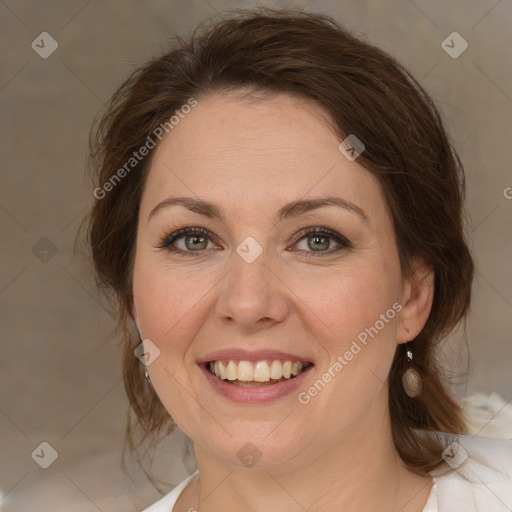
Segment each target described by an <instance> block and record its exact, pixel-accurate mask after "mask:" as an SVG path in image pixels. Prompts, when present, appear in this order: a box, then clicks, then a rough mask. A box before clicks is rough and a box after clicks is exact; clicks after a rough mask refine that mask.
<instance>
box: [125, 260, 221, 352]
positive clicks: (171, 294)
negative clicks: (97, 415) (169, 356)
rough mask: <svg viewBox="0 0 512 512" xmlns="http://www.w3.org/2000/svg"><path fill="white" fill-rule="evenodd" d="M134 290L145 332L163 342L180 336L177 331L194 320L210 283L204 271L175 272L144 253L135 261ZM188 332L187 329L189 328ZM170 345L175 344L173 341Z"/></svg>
mask: <svg viewBox="0 0 512 512" xmlns="http://www.w3.org/2000/svg"><path fill="white" fill-rule="evenodd" d="M133 279H134V283H133V294H134V301H135V304H136V307H137V312H138V315H139V319H140V322H141V325H142V328H143V333H144V336H145V337H147V338H150V339H151V340H152V341H154V342H155V343H157V344H161V345H162V346H163V345H164V344H165V340H169V339H173V338H174V339H175V340H179V339H180V336H178V335H177V334H178V333H179V332H182V331H183V326H184V325H186V324H187V323H190V322H191V321H193V322H194V323H195V324H196V325H197V319H195V320H194V316H195V315H197V312H198V311H200V309H201V302H202V301H201V299H203V300H204V295H205V293H206V292H207V290H209V289H211V288H212V287H213V284H214V283H213V281H212V283H210V282H209V281H208V278H207V277H206V276H204V275H202V276H201V279H199V278H198V277H197V274H196V276H195V277H194V274H192V273H190V272H181V273H180V275H179V276H178V275H176V272H175V271H173V270H172V269H170V268H168V267H167V266H166V265H165V264H161V263H155V262H154V261H149V258H148V259H145V258H144V257H143V256H142V257H141V258H139V260H137V261H136V265H135V269H134V278H133ZM189 334H190V332H189ZM173 347H175V348H178V347H177V346H176V345H175V344H173Z"/></svg>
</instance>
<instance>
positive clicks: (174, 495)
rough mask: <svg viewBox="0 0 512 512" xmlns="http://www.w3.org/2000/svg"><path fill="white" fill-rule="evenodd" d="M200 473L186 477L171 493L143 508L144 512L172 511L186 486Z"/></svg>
mask: <svg viewBox="0 0 512 512" xmlns="http://www.w3.org/2000/svg"><path fill="white" fill-rule="evenodd" d="M197 475H198V471H196V472H195V473H193V474H192V475H190V476H189V477H187V478H185V480H183V482H181V483H180V484H178V485H177V486H176V487H175V488H174V489H173V490H172V491H171V492H170V493H168V494H166V495H165V496H164V497H163V498H161V499H160V500H158V501H157V502H156V503H153V505H151V506H150V507H148V508H146V509H144V510H143V512H171V511H172V509H173V507H174V505H175V504H176V502H177V501H178V498H179V496H180V494H181V493H182V492H183V491H184V489H185V487H187V485H188V484H189V482H190V481H192V480H193V479H194V478H195V477H196V476H197Z"/></svg>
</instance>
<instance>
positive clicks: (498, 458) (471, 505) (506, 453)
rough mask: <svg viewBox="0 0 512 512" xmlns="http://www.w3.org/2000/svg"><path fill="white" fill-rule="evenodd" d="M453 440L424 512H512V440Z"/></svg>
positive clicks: (169, 506) (166, 505)
mask: <svg viewBox="0 0 512 512" xmlns="http://www.w3.org/2000/svg"><path fill="white" fill-rule="evenodd" d="M452 436H453V440H454V441H453V443H452V444H451V445H449V446H448V448H447V449H446V450H445V451H444V452H443V454H444V459H445V461H447V462H446V463H443V467H441V468H439V469H436V470H435V471H433V472H432V473H431V476H432V478H433V481H434V485H433V486H432V490H431V491H430V496H429V498H428V500H427V503H426V504H425V507H424V508H423V511H422V512H510V511H512V440H509V439H495V438H492V437H474V436H469V435H461V436H456V435H453V434H451V435H450V437H452ZM197 475H198V471H196V472H195V473H193V474H192V475H190V476H189V477H188V478H186V479H185V480H184V481H183V482H181V483H180V484H179V485H178V486H176V487H175V488H174V489H173V490H172V491H171V492H170V493H169V494H167V495H166V496H164V497H163V498H162V499H160V500H159V501H157V502H156V503H154V504H153V505H151V506H150V507H149V508H147V509H145V510H144V512H172V511H173V510H174V505H175V504H176V501H177V500H178V497H179V496H180V494H181V493H182V492H183V490H184V489H185V487H186V486H187V485H188V483H189V482H190V481H191V480H193V479H194V478H195V477H196V476H197Z"/></svg>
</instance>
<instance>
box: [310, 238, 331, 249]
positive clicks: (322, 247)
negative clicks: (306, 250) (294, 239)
mask: <svg viewBox="0 0 512 512" xmlns="http://www.w3.org/2000/svg"><path fill="white" fill-rule="evenodd" d="M312 240H314V242H313V243H316V242H317V241H318V240H323V241H324V243H323V244H322V246H318V245H317V246H316V247H315V246H312V245H311V244H308V245H309V247H310V248H311V249H313V250H317V249H318V248H320V249H328V248H329V238H328V237H326V236H315V237H313V238H312Z"/></svg>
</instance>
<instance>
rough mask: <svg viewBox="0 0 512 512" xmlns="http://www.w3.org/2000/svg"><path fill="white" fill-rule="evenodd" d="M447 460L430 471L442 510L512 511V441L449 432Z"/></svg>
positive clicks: (446, 451)
mask: <svg viewBox="0 0 512 512" xmlns="http://www.w3.org/2000/svg"><path fill="white" fill-rule="evenodd" d="M446 439H447V441H448V442H447V445H446V449H445V450H444V452H443V459H444V460H445V463H444V464H443V465H442V466H441V467H440V468H438V469H436V470H435V471H433V472H432V473H431V475H432V476H433V479H434V482H435V483H436V484H437V492H438V503H439V511H440V512H443V511H444V510H446V511H452V510H464V512H502V511H503V512H509V511H510V510H512V440H510V439H496V438H492V437H483V436H470V435H453V434H452V435H447V436H446Z"/></svg>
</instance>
